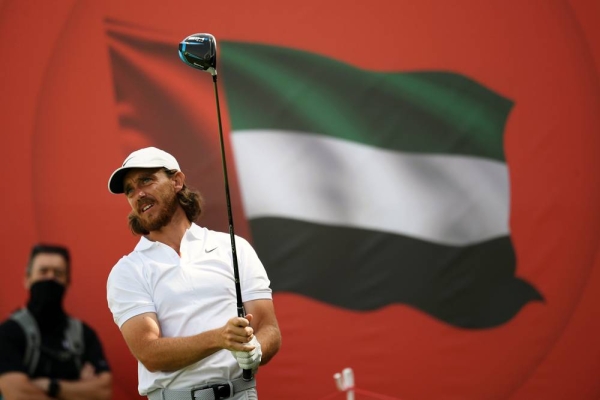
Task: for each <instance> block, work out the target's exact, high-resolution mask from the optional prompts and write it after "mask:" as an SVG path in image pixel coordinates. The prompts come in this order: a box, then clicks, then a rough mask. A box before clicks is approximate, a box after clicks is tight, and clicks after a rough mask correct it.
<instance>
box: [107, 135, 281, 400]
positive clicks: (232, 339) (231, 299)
mask: <svg viewBox="0 0 600 400" xmlns="http://www.w3.org/2000/svg"><path fill="white" fill-rule="evenodd" d="M108 189H109V191H110V192H111V193H115V194H124V197H125V199H127V202H128V203H129V205H130V207H131V212H130V213H129V227H130V228H131V231H132V232H133V233H134V234H136V235H140V236H141V237H140V240H139V242H138V244H137V245H136V247H135V248H134V250H133V251H132V252H131V253H129V254H128V255H127V256H124V257H123V258H121V259H120V260H119V261H118V262H117V263H116V265H115V266H114V267H113V268H112V270H111V272H110V275H109V277H108V282H107V300H108V306H109V308H110V310H111V312H112V314H113V318H114V321H115V323H116V324H117V326H118V327H119V329H120V330H121V333H122V335H123V338H124V339H125V342H126V343H127V345H128V347H129V349H130V350H131V352H132V354H133V355H134V356H135V357H136V359H137V360H138V379H139V385H138V390H139V393H140V395H142V396H147V397H148V398H149V399H150V400H159V399H160V400H188V399H189V400H193V399H203V400H204V399H206V400H209V399H211V400H212V399H257V398H258V396H257V392H256V378H254V377H253V378H252V379H251V380H244V379H242V369H249V370H252V371H253V372H254V373H255V374H256V372H257V370H258V368H259V366H260V365H264V364H266V363H267V362H269V360H271V359H272V358H273V356H274V355H275V354H276V353H277V351H278V350H279V347H280V345H281V333H280V331H279V326H278V323H277V318H276V316H275V309H274V306H273V301H272V292H271V289H270V286H269V285H270V282H269V279H268V277H267V273H266V271H265V269H264V267H263V265H262V263H261V262H260V260H259V258H258V256H257V255H256V252H255V251H254V249H253V248H252V247H251V245H250V244H249V243H248V242H247V241H246V240H244V239H243V238H241V237H237V236H236V239H235V240H236V241H235V243H236V253H237V258H238V260H239V263H238V264H239V276H240V285H241V289H242V299H243V301H244V308H245V310H246V316H245V318H242V317H236V315H237V308H236V291H235V280H234V273H233V267H232V249H231V237H230V235H229V234H227V233H222V232H215V231H212V230H209V229H206V228H203V227H200V226H198V225H196V224H195V223H194V221H196V219H197V218H198V217H199V216H200V214H201V211H202V209H201V197H200V195H199V193H198V192H196V191H194V190H192V189H190V188H189V187H187V186H186V183H185V175H184V174H183V172H182V171H181V169H180V167H179V164H178V162H177V160H176V159H175V158H174V157H173V156H172V155H171V154H169V153H167V152H165V151H163V150H160V149H157V148H154V147H148V148H143V149H140V150H137V151H134V152H133V153H131V154H130V155H129V156H128V157H127V158H126V159H125V161H124V163H123V165H122V166H121V167H120V168H118V169H117V170H116V171H115V172H114V173H113V174H112V175H111V177H110V179H109V182H108Z"/></svg>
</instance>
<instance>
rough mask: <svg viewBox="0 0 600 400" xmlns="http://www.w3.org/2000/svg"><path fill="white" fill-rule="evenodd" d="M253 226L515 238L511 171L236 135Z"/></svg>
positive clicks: (488, 163) (458, 159)
mask: <svg viewBox="0 0 600 400" xmlns="http://www.w3.org/2000/svg"><path fill="white" fill-rule="evenodd" d="M232 137H233V146H234V154H235V161H236V167H237V173H238V177H239V179H240V184H241V190H242V197H243V201H244V209H245V212H246V216H247V217H248V218H249V219H252V218H259V217H281V218H291V219H297V220H305V221H308V222H314V223H321V224H326V225H334V226H347V227H356V228H363V229H370V230H375V231H384V232H390V233H396V234H401V235H406V236H410V237H414V238H418V239H422V240H427V241H430V242H435V243H439V244H446V245H469V244H473V243H477V242H481V241H484V240H487V239H492V238H495V237H500V236H506V235H507V234H508V213H509V184H508V171H507V168H506V165H505V164H504V163H502V162H498V161H493V160H488V159H483V158H478V157H471V156H456V155H439V154H422V153H419V154H416V153H401V152H396V151H389V150H384V149H380V148H375V147H371V146H367V145H364V144H358V143H354V142H349V141H345V140H340V139H335V138H330V137H324V136H319V135H312V134H306V133H295V132H281V131H264V130H246V131H236V132H234V134H233V135H232Z"/></svg>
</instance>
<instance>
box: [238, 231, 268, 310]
mask: <svg viewBox="0 0 600 400" xmlns="http://www.w3.org/2000/svg"><path fill="white" fill-rule="evenodd" d="M236 247H239V249H240V250H239V251H238V254H239V255H240V263H239V264H240V265H239V268H240V286H241V288H242V297H243V298H244V301H249V300H259V299H269V300H270V299H272V290H271V287H270V285H271V282H270V281H269V277H268V276H267V271H266V270H265V267H264V266H263V264H262V262H261V261H260V259H259V258H258V255H257V254H256V251H255V250H254V248H253V247H252V245H250V243H248V241H247V240H246V239H244V238H242V237H236Z"/></svg>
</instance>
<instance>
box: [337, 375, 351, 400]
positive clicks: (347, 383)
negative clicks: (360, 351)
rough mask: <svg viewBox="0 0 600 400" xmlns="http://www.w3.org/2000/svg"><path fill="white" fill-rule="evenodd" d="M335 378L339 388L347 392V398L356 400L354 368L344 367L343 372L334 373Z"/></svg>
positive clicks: (347, 399)
mask: <svg viewBox="0 0 600 400" xmlns="http://www.w3.org/2000/svg"><path fill="white" fill-rule="evenodd" d="M333 380H334V381H335V386H336V387H337V388H338V390H340V391H342V392H346V400H354V372H353V371H352V368H344V370H343V371H342V373H341V374H340V373H339V372H336V373H335V374H333Z"/></svg>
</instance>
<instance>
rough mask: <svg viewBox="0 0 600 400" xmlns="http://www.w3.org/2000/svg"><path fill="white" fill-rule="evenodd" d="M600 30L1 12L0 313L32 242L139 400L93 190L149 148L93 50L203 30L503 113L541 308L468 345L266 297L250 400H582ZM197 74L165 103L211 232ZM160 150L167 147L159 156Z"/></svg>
mask: <svg viewBox="0 0 600 400" xmlns="http://www.w3.org/2000/svg"><path fill="white" fill-rule="evenodd" d="M598 15H600V3H598V2H597V1H593V0H589V1H586V0H570V1H560V0H555V1H544V2H537V3H535V2H522V1H517V0H515V1H509V2H507V1H487V2H482V1H478V0H461V1H458V2H442V1H439V2H434V1H419V2H412V1H391V0H390V1H376V2H371V3H358V2H354V3H348V2H346V3H339V4H337V3H334V2H323V1H320V2H319V1H314V0H309V1H297V0H292V1H288V2H280V1H273V0H261V1H257V2H252V3H239V2H216V3H215V4H209V3H200V2H192V1H187V0H182V1H176V2H163V1H159V0H148V1H143V2H142V1H127V2H125V1H118V0H104V1H97V2H93V1H83V0H81V1H76V0H71V1H68V0H62V1H56V2H33V1H17V0H14V1H12V0H4V1H0V54H2V55H3V57H2V62H1V63H0V82H1V86H0V87H1V88H2V91H1V95H0V99H1V105H2V107H1V108H0V115H1V119H0V121H1V125H0V126H1V128H2V143H3V145H2V149H1V150H0V152H1V156H0V168H1V169H2V171H3V173H2V177H3V181H4V185H3V190H2V196H1V200H0V207H1V209H2V210H3V212H4V223H3V229H2V231H1V235H2V236H1V238H0V239H1V240H2V242H3V243H4V247H3V248H4V251H3V252H2V265H3V269H2V278H1V280H0V314H1V315H2V317H3V318H4V317H5V316H7V315H8V313H9V312H10V311H11V310H13V309H14V308H16V307H19V306H20V305H22V304H23V303H24V302H25V300H26V297H27V293H26V292H25V289H24V288H23V285H22V284H21V283H22V280H23V271H24V267H25V262H26V259H27V256H28V251H29V248H30V246H31V244H32V243H34V242H37V241H50V242H58V243H64V244H67V245H68V246H69V247H70V248H71V249H72V253H73V264H74V270H73V287H72V288H71V289H70V291H69V294H68V297H67V308H68V310H69V311H70V312H71V313H72V314H74V315H77V316H79V317H81V318H83V319H84V320H86V321H87V322H88V323H90V324H91V325H92V326H93V327H95V328H96V330H97V331H98V333H99V334H100V335H101V337H102V340H103V343H104V345H105V347H106V352H107V354H108V358H109V361H110V363H111V365H112V368H113V372H114V378H115V379H114V396H113V398H114V399H116V400H121V399H131V398H137V397H138V395H137V376H136V373H137V369H136V363H135V360H134V359H133V357H132V356H131V355H130V354H129V351H128V350H127V347H126V346H125V344H124V342H123V340H122V338H121V336H120V333H119V331H118V329H117V328H116V326H115V325H114V323H113V322H112V317H111V315H110V312H109V311H108V308H107V305H106V299H105V283H106V277H107V275H108V272H109V271H110V268H111V267H112V265H113V264H114V263H115V261H116V260H117V259H118V258H119V257H120V256H122V255H123V254H126V253H128V252H129V251H130V250H131V249H132V247H133V245H134V243H135V242H136V240H137V239H136V238H134V237H133V236H132V235H131V234H130V233H129V231H128V229H127V227H126V214H127V204H126V202H125V201H124V199H122V198H121V197H118V196H112V195H110V194H109V193H108V192H107V190H106V181H107V178H108V176H109V175H110V173H111V172H112V170H113V169H114V168H115V167H116V166H118V165H119V164H120V163H121V162H122V160H123V158H124V157H125V156H126V155H127V154H128V153H129V151H130V150H131V148H132V147H136V146H138V145H143V144H145V142H144V139H143V136H142V135H138V133H139V132H136V130H135V129H129V130H128V129H126V128H124V127H123V126H122V125H120V124H119V118H120V117H123V116H124V115H128V113H133V112H135V110H129V109H126V107H125V108H124V106H123V105H122V104H121V103H119V102H117V101H116V99H117V98H118V95H119V93H117V90H116V86H115V79H116V73H117V72H118V71H115V70H114V64H112V63H111V60H114V59H111V54H113V55H114V54H115V52H116V53H119V52H120V51H124V49H119V48H116V47H115V46H116V44H115V43H114V42H113V41H111V36H110V35H109V34H108V33H107V32H109V31H110V30H111V26H113V25H114V23H115V21H116V22H118V23H119V25H120V26H122V27H123V28H122V29H131V30H136V29H138V28H139V27H143V28H144V29H145V31H146V32H147V35H149V36H152V37H153V38H154V39H155V40H156V41H159V42H164V43H169V42H172V46H173V57H174V59H176V58H177V54H176V51H177V44H178V43H179V41H180V40H181V39H183V38H184V37H186V36H187V35H189V34H191V33H196V32H210V33H212V34H214V35H215V36H216V37H217V40H240V41H248V42H259V43H266V44H274V45H281V46H287V47H292V48H297V49H301V50H307V51H311V52H314V53H319V54H323V55H327V56H330V57H333V58H336V59H338V60H341V61H344V62H347V63H349V64H352V65H355V66H358V67H361V68H366V69H370V70H381V71H414V70H448V71H452V72H458V73H462V74H465V75H467V76H469V77H471V78H473V79H475V80H477V81H479V82H483V83H484V84H485V85H486V86H488V87H489V88H491V89H492V90H494V91H495V92H497V93H500V94H501V95H503V96H506V97H507V98H509V99H511V100H513V101H514V102H515V107H514V109H513V111H512V112H511V114H510V117H509V120H508V123H507V127H506V134H505V138H506V140H505V152H506V156H507V163H508V165H509V171H510V181H511V217H510V228H511V233H512V237H513V241H514V245H515V249H516V252H517V261H518V264H517V275H518V276H520V277H522V278H524V279H526V280H527V281H529V282H532V283H534V284H535V286H536V287H537V288H538V289H539V290H540V292H541V293H542V294H543V296H544V298H545V302H543V303H538V302H534V303H529V304H528V305H526V306H525V307H524V308H523V309H522V310H521V312H520V313H519V314H517V316H516V317H515V318H513V319H512V320H510V321H509V322H508V323H506V324H503V325H501V326H499V327H496V328H492V329H485V330H465V329H459V328H455V327H451V326H449V325H446V324H444V323H442V322H440V321H437V320H434V319H432V318H431V317H429V316H427V315H425V314H423V313H421V312H419V311H417V310H415V309H412V308H410V307H407V306H403V305H395V306H389V307H386V308H384V309H381V310H378V311H376V312H373V313H357V312H350V311H345V310H341V309H338V308H335V307H331V306H328V305H325V304H321V303H318V302H315V301H313V300H310V299H307V298H303V297H301V296H297V295H292V294H276V295H275V304H276V309H277V313H278V317H279V320H280V324H281V329H282V333H283V338H284V339H283V347H282V350H281V352H280V354H279V355H278V356H277V357H276V359H274V360H273V362H272V363H271V364H270V365H269V366H267V367H265V368H263V369H261V372H260V374H259V375H258V379H259V391H260V394H261V399H263V400H268V399H317V400H318V399H320V398H323V397H325V396H327V395H328V394H330V393H333V392H335V390H336V389H335V386H334V383H333V379H332V375H333V374H334V373H335V372H338V371H341V370H342V369H343V368H345V367H352V368H353V369H354V372H355V374H356V383H357V387H358V388H361V389H363V390H365V391H370V392H373V393H379V394H383V395H387V396H392V397H394V398H401V399H406V400H408V399H441V398H444V399H515V400H516V399H537V398H544V399H567V398H568V399H597V398H598V397H599V396H600V379H599V378H600V376H599V375H600V372H599V371H600V342H599V341H598V336H599V333H600V322H599V321H600V318H599V317H600V258H599V252H598V245H599V243H600V240H599V239H600V207H598V204H600V181H599V178H598V173H599V172H600V160H599V157H597V153H598V150H599V149H600V135H598V132H600V113H598V110H599V109H600V28H598V26H600V25H598V22H599V21H598ZM142 56H143V55H142V54H141V55H140V57H139V62H140V63H143V62H144V60H143V57H142ZM134 60H135V58H134ZM154 67H156V68H160V65H156V66H154ZM154 67H153V66H149V67H148V68H149V69H150V70H151V69H152V68H154ZM150 70H149V73H156V71H150ZM188 76H189V78H186V77H188ZM197 76H198V74H197V72H195V71H193V70H192V69H190V68H189V67H187V66H185V65H183V63H181V70H180V71H178V72H177V74H174V75H173V76H169V77H166V78H165V81H166V82H169V83H170V84H169V88H168V89H166V92H170V93H171V94H172V95H173V96H175V97H177V99H178V101H179V102H180V103H181V104H182V106H181V107H182V108H184V107H187V109H188V110H197V113H198V116H197V119H198V122H199V124H201V126H202V132H201V133H200V134H199V135H200V137H199V138H198V141H199V143H201V144H202V146H201V147H199V148H198V149H197V165H196V164H194V166H193V168H197V170H196V173H197V183H198V186H199V188H200V189H201V190H202V191H203V193H205V196H206V197H207V200H208V202H207V208H206V217H204V218H203V219H202V220H201V224H202V225H205V226H208V227H210V228H212V229H218V230H226V221H227V217H226V211H225V202H224V196H223V194H222V192H223V190H222V176H221V170H220V160H219V153H218V147H217V146H218V142H217V140H218V137H217V135H216V132H217V125H216V116H215V115H214V99H213V93H212V91H211V90H212V88H211V84H210V80H209V78H208V77H204V78H205V79H199V78H198V77H197ZM224 79H226V77H224ZM200 81H206V82H204V83H202V82H200ZM188 84H189V87H187V85H188ZM134 89H135V88H134ZM141 89H142V88H140V90H141ZM225 100H226V99H224V103H225V104H222V107H223V108H222V111H223V113H224V115H223V116H224V128H225V131H226V132H228V129H229V125H228V120H227V107H226V101H225ZM160 101H161V99H157V100H156V103H155V104H160ZM176 135H177V131H176V130H175V129H174V130H173V131H167V132H163V136H162V137H161V140H164V141H169V140H176V138H175V136H176ZM124 138H125V139H124ZM230 153H231V152H229V154H230ZM230 163H233V161H230ZM184 168H185V165H184ZM190 168H191V166H190ZM230 174H231V175H232V178H231V183H232V184H233V188H232V196H233V197H232V202H233V204H234V213H235V215H236V216H237V217H236V218H237V219H236V233H238V234H240V235H242V236H245V237H247V238H249V239H250V240H251V236H250V233H249V229H248V226H247V224H246V222H245V220H244V218H243V211H242V208H241V200H240V196H239V190H238V189H237V187H236V186H235V185H236V183H237V180H236V177H235V169H234V168H233V167H232V168H231V171H230ZM340 398H341V397H340ZM359 398H368V396H366V395H365V396H363V397H359Z"/></svg>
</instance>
